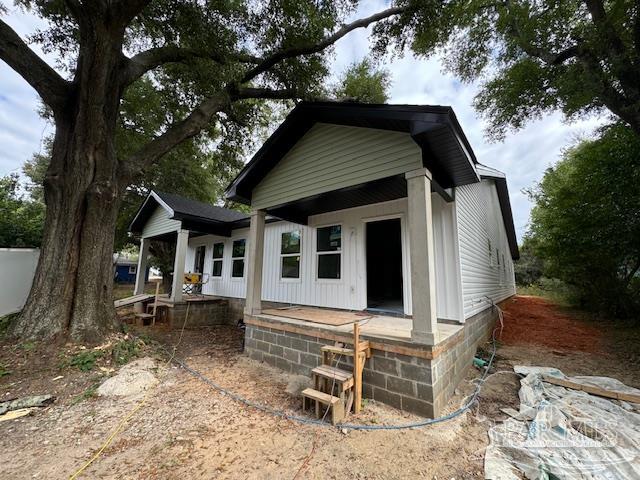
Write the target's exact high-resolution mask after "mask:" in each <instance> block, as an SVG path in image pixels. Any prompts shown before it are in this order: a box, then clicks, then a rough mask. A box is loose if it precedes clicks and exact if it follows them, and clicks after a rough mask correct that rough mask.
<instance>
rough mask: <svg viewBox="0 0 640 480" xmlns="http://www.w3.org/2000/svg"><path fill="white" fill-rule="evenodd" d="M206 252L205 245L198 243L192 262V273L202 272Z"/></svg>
mask: <svg viewBox="0 0 640 480" xmlns="http://www.w3.org/2000/svg"><path fill="white" fill-rule="evenodd" d="M205 252H206V247H205V246H204V245H200V246H199V247H196V258H195V261H194V262H193V272H194V273H204V256H205Z"/></svg>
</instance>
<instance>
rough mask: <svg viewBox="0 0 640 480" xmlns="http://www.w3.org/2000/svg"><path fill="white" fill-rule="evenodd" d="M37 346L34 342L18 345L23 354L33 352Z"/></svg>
mask: <svg viewBox="0 0 640 480" xmlns="http://www.w3.org/2000/svg"><path fill="white" fill-rule="evenodd" d="M36 346H37V344H36V342H22V343H21V344H20V348H21V349H22V350H24V351H25V352H30V351H31V350H35V348H36Z"/></svg>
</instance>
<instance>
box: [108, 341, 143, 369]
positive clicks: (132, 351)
mask: <svg viewBox="0 0 640 480" xmlns="http://www.w3.org/2000/svg"><path fill="white" fill-rule="evenodd" d="M141 343H142V342H140V341H139V340H137V339H134V338H129V339H127V340H122V341H120V342H118V343H116V344H115V345H114V346H113V350H112V351H111V358H112V359H113V362H114V363H115V364H116V365H124V364H126V363H129V361H130V360H131V359H133V358H135V357H137V356H138V355H139V354H140V349H141V347H142V344H141Z"/></svg>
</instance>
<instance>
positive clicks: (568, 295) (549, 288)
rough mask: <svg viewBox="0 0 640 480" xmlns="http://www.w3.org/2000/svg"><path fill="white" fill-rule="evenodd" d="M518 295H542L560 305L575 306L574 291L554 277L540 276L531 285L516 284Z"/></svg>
mask: <svg viewBox="0 0 640 480" xmlns="http://www.w3.org/2000/svg"><path fill="white" fill-rule="evenodd" d="M517 292H518V295H531V296H534V297H542V298H546V299H547V300H549V301H551V302H552V303H555V304H556V305H559V306H561V307H575V306H576V300H575V293H574V292H573V290H572V289H571V287H570V286H569V285H567V284H566V283H564V282H562V281H561V280H558V279H555V278H545V277H542V278H541V279H540V280H539V281H538V282H537V283H535V284H532V285H518V287H517Z"/></svg>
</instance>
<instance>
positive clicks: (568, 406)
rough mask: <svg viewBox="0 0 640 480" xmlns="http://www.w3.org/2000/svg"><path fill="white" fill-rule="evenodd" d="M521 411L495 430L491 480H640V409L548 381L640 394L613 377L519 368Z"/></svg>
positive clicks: (488, 467)
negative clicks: (546, 378) (545, 378)
mask: <svg viewBox="0 0 640 480" xmlns="http://www.w3.org/2000/svg"><path fill="white" fill-rule="evenodd" d="M514 370H515V372H516V373H518V374H521V375H524V378H522V379H521V381H520V392H519V395H520V410H519V411H516V410H514V409H504V412H505V413H507V414H508V415H510V417H511V418H509V419H507V420H506V421H505V422H503V423H501V424H499V425H496V426H494V427H492V428H491V429H490V430H489V441H490V443H489V447H488V448H487V451H486V454H485V478H487V479H492V480H511V479H521V478H527V479H536V480H537V479H540V480H546V479H572V480H573V479H603V478H604V479H629V480H632V479H633V480H637V479H640V405H638V404H631V403H627V402H622V401H618V400H610V399H607V398H602V397H598V396H595V395H590V394H588V393H586V392H583V391H577V390H572V389H568V388H564V387H560V386H556V385H552V384H550V383H547V382H544V381H543V380H542V375H550V376H555V377H558V378H562V379H566V380H570V381H572V382H576V383H582V384H585V385H593V386H598V387H601V388H605V389H608V390H615V391H619V392H625V393H636V394H640V390H638V389H635V388H631V387H628V386H627V385H625V384H623V383H621V382H619V381H618V380H616V379H614V378H608V377H586V376H580V377H566V376H565V375H564V374H563V373H562V372H561V371H560V370H557V369H555V368H547V367H525V366H516V367H514Z"/></svg>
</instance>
